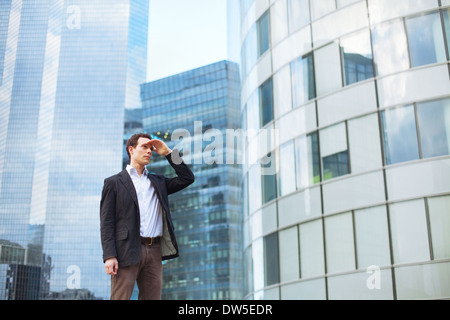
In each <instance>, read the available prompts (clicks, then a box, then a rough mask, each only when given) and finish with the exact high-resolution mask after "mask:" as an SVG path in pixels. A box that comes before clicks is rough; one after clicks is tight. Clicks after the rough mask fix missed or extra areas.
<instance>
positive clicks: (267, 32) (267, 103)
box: [240, 0, 450, 299]
mask: <svg viewBox="0 0 450 320" xmlns="http://www.w3.org/2000/svg"><path fill="white" fill-rule="evenodd" d="M240 4H241V6H240V12H241V42H242V46H241V57H242V65H241V70H242V100H241V112H242V123H243V126H244V127H245V128H247V129H261V128H275V129H277V130H279V137H280V139H279V143H278V145H276V146H275V147H274V148H273V149H272V150H271V153H272V154H275V155H276V161H278V164H279V166H278V168H279V170H278V171H277V172H276V174H274V175H273V176H272V177H267V176H266V175H262V174H261V166H260V165H248V166H246V167H245V168H244V194H245V202H244V211H245V214H244V253H245V265H246V266H245V270H246V289H245V297H246V298H248V299H442V298H444V299H448V298H449V297H450V280H449V277H448V275H449V274H450V237H449V234H450V170H449V168H450V79H449V61H450V60H449V49H450V47H449V46H450V41H449V40H450V23H449V21H450V19H449V18H450V1H448V0H439V1H438V0H423V1H416V0H405V1H388V0H326V1H325V0H274V1H269V0H242V1H240ZM251 144H252V141H251V140H250V141H249V142H248V146H251ZM249 150H250V149H249Z"/></svg>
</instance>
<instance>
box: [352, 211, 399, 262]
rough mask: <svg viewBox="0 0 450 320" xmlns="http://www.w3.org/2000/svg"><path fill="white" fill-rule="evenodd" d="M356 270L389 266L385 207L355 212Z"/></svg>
mask: <svg viewBox="0 0 450 320" xmlns="http://www.w3.org/2000/svg"><path fill="white" fill-rule="evenodd" d="M355 237H356V252H357V257H358V269H362V268H367V267H369V266H371V265H376V266H386V265H390V261H391V259H390V254H389V251H390V250H389V232H388V223H387V214H386V206H380V207H373V208H368V209H362V210H357V211H355Z"/></svg>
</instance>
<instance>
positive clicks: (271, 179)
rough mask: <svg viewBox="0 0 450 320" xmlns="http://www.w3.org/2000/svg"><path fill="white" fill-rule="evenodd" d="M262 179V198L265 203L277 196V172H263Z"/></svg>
mask: <svg viewBox="0 0 450 320" xmlns="http://www.w3.org/2000/svg"><path fill="white" fill-rule="evenodd" d="M261 179H262V200H263V204H264V203H266V202H269V201H271V200H273V199H275V198H276V197H277V176H276V174H263V175H261Z"/></svg>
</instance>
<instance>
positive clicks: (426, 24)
mask: <svg viewBox="0 0 450 320" xmlns="http://www.w3.org/2000/svg"><path fill="white" fill-rule="evenodd" d="M406 29H407V33H408V40H409V52H410V56H411V65H412V66H413V67H417V66H422V65H425V64H430V63H436V62H442V61H446V60H447V59H446V56H445V47H444V37H443V35H442V24H441V17H440V14H439V12H435V13H432V14H427V15H423V16H419V17H414V18H409V19H407V20H406Z"/></svg>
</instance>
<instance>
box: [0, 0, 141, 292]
mask: <svg viewBox="0 0 450 320" xmlns="http://www.w3.org/2000/svg"><path fill="white" fill-rule="evenodd" d="M148 5H149V4H148V0H131V1H129V0H96V1H90V0H51V1H50V0H39V1H35V0H2V1H1V2H0V299H64V298H70V299H77V298H79V299H96V298H109V294H110V292H109V276H107V275H106V273H105V271H104V267H103V261H102V253H101V244H100V230H99V229H100V227H99V203H100V196H101V189H102V186H103V180H104V178H106V177H108V176H110V175H112V174H114V173H117V172H119V171H120V170H121V167H122V148H123V146H122V140H123V133H124V109H125V108H135V107H136V106H139V105H140V101H139V84H140V83H142V82H144V81H145V73H146V72H145V70H146V63H145V61H146V55H147V27H148V22H147V20H148V9H149V7H148Z"/></svg>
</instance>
